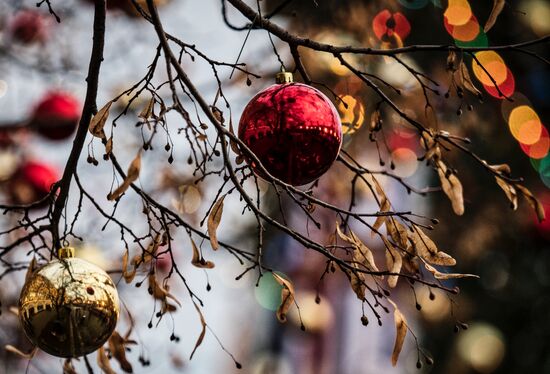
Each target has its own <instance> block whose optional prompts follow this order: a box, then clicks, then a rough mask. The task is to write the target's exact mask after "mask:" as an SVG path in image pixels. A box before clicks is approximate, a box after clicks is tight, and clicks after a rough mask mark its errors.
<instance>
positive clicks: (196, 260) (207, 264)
mask: <svg viewBox="0 0 550 374" xmlns="http://www.w3.org/2000/svg"><path fill="white" fill-rule="evenodd" d="M190 239H191V247H192V249H193V259H192V260H191V264H193V265H194V266H196V267H198V268H203V269H212V268H213V267H214V263H213V262H212V261H206V260H205V259H204V258H203V257H202V256H201V254H200V252H199V248H198V247H197V245H196V244H195V241H194V240H193V239H192V238H190Z"/></svg>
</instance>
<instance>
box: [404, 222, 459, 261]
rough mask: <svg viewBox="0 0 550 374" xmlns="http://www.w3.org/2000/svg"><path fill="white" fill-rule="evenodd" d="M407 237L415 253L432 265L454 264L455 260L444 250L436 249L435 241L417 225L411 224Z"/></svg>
mask: <svg viewBox="0 0 550 374" xmlns="http://www.w3.org/2000/svg"><path fill="white" fill-rule="evenodd" d="M409 239H410V240H411V241H412V243H413V245H414V248H415V250H416V254H417V255H418V256H420V257H422V258H423V259H424V260H425V261H427V262H429V263H430V264H434V265H444V266H454V265H456V260H455V259H454V258H452V257H451V256H449V255H448V254H447V253H445V252H441V251H440V250H439V249H437V246H436V245H435V243H434V242H433V241H432V239H430V238H429V237H428V235H426V234H425V233H424V232H423V231H422V230H421V229H420V228H419V227H416V226H413V232H411V233H410V235H409Z"/></svg>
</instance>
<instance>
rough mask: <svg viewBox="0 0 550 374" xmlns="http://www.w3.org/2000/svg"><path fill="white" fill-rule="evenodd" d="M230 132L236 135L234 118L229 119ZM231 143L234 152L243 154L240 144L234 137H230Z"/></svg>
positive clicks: (238, 154)
mask: <svg viewBox="0 0 550 374" xmlns="http://www.w3.org/2000/svg"><path fill="white" fill-rule="evenodd" d="M229 132H230V133H231V134H232V135H235V131H234V130H233V120H232V119H231V118H230V119H229ZM229 145H230V146H231V150H232V151H233V152H235V154H236V155H237V156H240V155H241V150H240V149H239V145H238V144H237V142H236V141H234V140H233V138H231V137H229Z"/></svg>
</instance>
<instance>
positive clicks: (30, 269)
mask: <svg viewBox="0 0 550 374" xmlns="http://www.w3.org/2000/svg"><path fill="white" fill-rule="evenodd" d="M36 268H37V264H36V257H33V258H32V260H31V262H30V263H29V267H28V268H27V272H26V273H25V283H27V282H28V280H29V279H30V278H31V277H32V275H33V273H34V271H35V270H36Z"/></svg>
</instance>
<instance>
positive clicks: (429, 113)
mask: <svg viewBox="0 0 550 374" xmlns="http://www.w3.org/2000/svg"><path fill="white" fill-rule="evenodd" d="M424 115H425V116H426V123H427V124H428V128H431V129H434V130H437V129H439V123H438V121H437V115H436V114H435V110H434V108H433V106H431V105H429V104H428V105H426V107H425V108H424Z"/></svg>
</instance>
